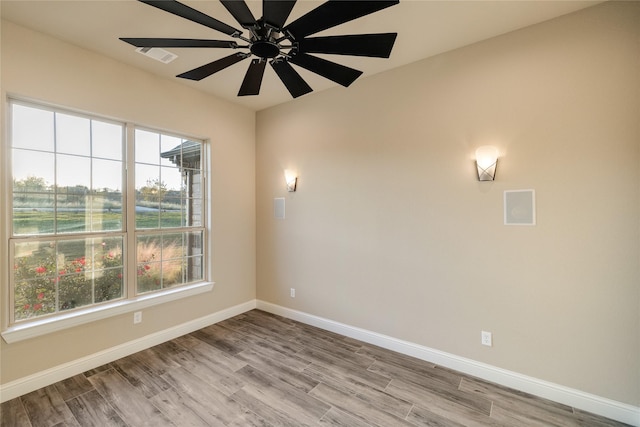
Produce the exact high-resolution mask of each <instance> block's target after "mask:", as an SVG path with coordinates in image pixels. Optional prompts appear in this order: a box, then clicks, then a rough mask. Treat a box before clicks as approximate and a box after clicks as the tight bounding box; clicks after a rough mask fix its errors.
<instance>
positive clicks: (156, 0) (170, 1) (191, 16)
mask: <svg viewBox="0 0 640 427" xmlns="http://www.w3.org/2000/svg"><path fill="white" fill-rule="evenodd" d="M138 1H140V2H142V3H145V4H148V5H150V6H154V7H157V8H158V9H162V10H164V11H165V12H169V13H172V14H174V15H177V16H179V17H181V18H184V19H188V20H189V21H193V22H197V23H198V24H201V25H204V26H205V27H209V28H213V29H214V30H217V31H220V32H221V33H225V34H228V35H230V36H233V35H234V34H241V33H242V31H240V30H236V29H235V28H233V27H232V26H230V25H227V24H225V23H224V22H221V21H218V20H217V19H215V18H212V17H210V16H209V15H206V14H204V13H202V12H200V11H198V10H195V9H193V8H191V7H189V6H187V5H185V4H182V3H180V2H177V1H175V0H138Z"/></svg>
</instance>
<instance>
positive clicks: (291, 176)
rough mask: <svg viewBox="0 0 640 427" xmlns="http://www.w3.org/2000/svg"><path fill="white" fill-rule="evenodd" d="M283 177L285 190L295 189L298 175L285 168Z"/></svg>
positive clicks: (291, 190)
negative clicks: (285, 185) (285, 183)
mask: <svg viewBox="0 0 640 427" xmlns="http://www.w3.org/2000/svg"><path fill="white" fill-rule="evenodd" d="M284 179H285V181H286V182H287V191H288V192H293V191H296V187H297V186H298V177H297V176H296V174H295V173H294V172H292V171H290V170H286V171H284Z"/></svg>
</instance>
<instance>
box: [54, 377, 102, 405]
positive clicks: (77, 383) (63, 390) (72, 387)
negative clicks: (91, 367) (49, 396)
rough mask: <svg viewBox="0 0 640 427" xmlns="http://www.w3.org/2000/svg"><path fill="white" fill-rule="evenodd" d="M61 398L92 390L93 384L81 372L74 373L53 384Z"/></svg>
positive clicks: (68, 397) (66, 398) (69, 397)
mask: <svg viewBox="0 0 640 427" xmlns="http://www.w3.org/2000/svg"><path fill="white" fill-rule="evenodd" d="M55 386H56V388H57V389H58V393H60V397H62V399H63V400H69V399H72V398H74V397H76V396H80V395H81V394H83V393H86V392H88V391H91V390H93V385H92V384H91V383H90V382H89V380H87V377H86V376H84V375H83V374H78V375H74V376H73V377H71V378H67V379H65V380H62V381H60V382H58V383H56V384H55Z"/></svg>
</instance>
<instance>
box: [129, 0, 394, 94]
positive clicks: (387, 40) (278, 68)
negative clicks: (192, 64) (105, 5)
mask: <svg viewBox="0 0 640 427" xmlns="http://www.w3.org/2000/svg"><path fill="white" fill-rule="evenodd" d="M139 1H140V2H142V3H146V4H148V5H151V6H154V7H157V8H158V9H161V10H164V11H165V12H169V13H171V14H174V15H177V16H179V17H182V18H185V19H188V20H189V21H192V22H196V23H198V24H201V25H204V26H206V27H209V28H211V29H214V30H216V31H219V32H221V33H224V34H227V35H228V36H231V37H232V38H235V39H239V40H241V41H242V42H245V43H246V44H239V43H238V42H236V41H235V40H208V39H176V38H124V37H123V38H120V40H122V41H125V42H127V43H129V44H131V45H133V46H136V47H139V48H154V47H156V48H165V47H166V48H172V47H173V48H223V49H225V48H226V49H234V50H235V49H238V50H241V51H239V52H236V53H234V54H231V55H229V56H226V57H224V58H221V59H218V60H216V61H213V62H210V63H208V64H205V65H203V66H201V67H198V68H195V69H193V70H190V71H187V72H185V73H182V74H179V75H178V76H176V77H180V78H185V79H190V80H196V81H199V80H202V79H204V78H205V77H209V76H211V75H212V74H214V73H217V72H218V71H221V70H223V69H225V68H227V67H229V66H231V65H233V64H235V63H237V62H240V61H242V60H244V59H247V58H251V57H253V58H252V60H251V63H250V64H249V68H248V70H247V72H246V74H245V76H244V80H243V82H242V85H241V86H240V91H239V92H238V96H247V95H258V94H259V93H260V86H261V84H262V77H263V75H264V70H265V67H266V64H267V62H269V64H270V65H271V67H272V68H273V70H274V71H275V72H276V74H277V75H278V77H279V78H280V80H282V83H283V84H284V85H285V87H286V88H287V90H288V91H289V93H290V94H291V96H292V97H294V98H297V97H299V96H302V95H304V94H307V93H309V92H312V91H313V89H311V87H310V86H309V85H308V84H307V82H305V81H304V79H303V78H302V77H301V76H300V74H298V72H297V71H296V70H295V69H294V68H293V67H292V66H291V64H295V65H297V66H299V67H302V68H306V69H307V70H309V71H311V72H314V73H316V74H319V75H321V76H323V77H325V78H327V79H329V80H332V81H334V82H336V83H339V84H341V85H342V86H345V87H347V86H349V85H350V84H351V83H353V82H354V81H355V80H356V79H357V78H358V77H360V75H361V74H362V71H359V70H356V69H353V68H350V67H347V66H344V65H341V64H338V63H335V62H332V61H328V60H326V59H323V58H320V57H317V56H313V55H309V54H310V53H324V54H335V55H351V56H367V57H375V58H388V57H389V56H390V55H391V49H392V48H393V44H394V42H395V40H396V36H397V33H380V34H356V35H341V36H325V37H308V36H310V35H312V34H315V33H318V32H320V31H323V30H326V29H328V28H332V27H335V26H337V25H340V24H343V23H345V22H349V21H352V20H354V19H357V18H360V17H362V16H365V15H369V14H371V13H374V12H377V11H380V10H382V9H385V8H387V7H389V6H393V5H395V4H398V3H399V0H371V1H367V0H329V1H327V2H326V3H323V4H321V5H320V6H318V7H317V8H315V9H313V10H311V11H310V12H309V13H307V14H305V15H303V16H301V17H300V18H298V19H296V20H295V21H293V22H291V23H290V24H288V25H285V23H286V21H287V18H288V17H289V14H290V13H291V11H292V10H293V7H294V5H295V3H296V0H262V12H263V16H262V18H260V19H255V18H254V16H253V14H252V12H251V10H249V7H248V6H247V4H246V3H245V1H244V0H220V2H221V3H222V4H223V5H224V7H225V8H226V9H227V10H228V11H229V13H231V15H233V17H234V18H235V19H236V21H238V23H239V24H240V25H241V26H242V28H243V29H245V30H246V31H247V32H248V35H247V36H246V37H245V36H244V35H243V31H241V30H238V29H236V28H234V27H232V26H230V25H227V24H226V23H224V22H222V21H219V20H217V19H215V18H213V17H211V16H209V15H207V14H205V13H203V12H201V11H199V10H196V9H193V8H191V7H189V6H187V5H185V4H183V3H180V2H178V1H175V0H155V1H154V0H139Z"/></svg>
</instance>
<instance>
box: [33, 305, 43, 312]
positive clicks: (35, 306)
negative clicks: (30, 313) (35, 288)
mask: <svg viewBox="0 0 640 427" xmlns="http://www.w3.org/2000/svg"><path fill="white" fill-rule="evenodd" d="M33 309H34V310H36V311H37V310H42V304H35V305H34V306H33Z"/></svg>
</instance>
